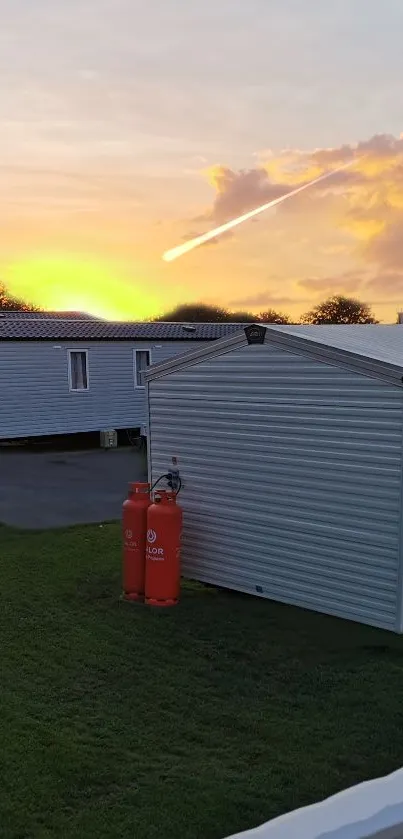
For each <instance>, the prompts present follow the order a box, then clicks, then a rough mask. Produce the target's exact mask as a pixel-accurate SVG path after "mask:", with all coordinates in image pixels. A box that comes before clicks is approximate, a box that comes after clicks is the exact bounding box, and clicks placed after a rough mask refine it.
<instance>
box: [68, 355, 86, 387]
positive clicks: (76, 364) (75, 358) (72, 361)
mask: <svg viewBox="0 0 403 839" xmlns="http://www.w3.org/2000/svg"><path fill="white" fill-rule="evenodd" d="M69 387H70V390H88V352H87V350H69Z"/></svg>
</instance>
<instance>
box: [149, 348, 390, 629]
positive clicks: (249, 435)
mask: <svg viewBox="0 0 403 839" xmlns="http://www.w3.org/2000/svg"><path fill="white" fill-rule="evenodd" d="M220 344H221V342H217V344H216V345H215V348H214V351H213V350H212V351H211V354H210V356H208V357H203V356H201V357H200V359H199V360H198V361H197V362H195V361H193V362H192V363H189V365H188V366H186V363H185V361H184V360H183V361H182V362H181V363H178V366H177V369H175V366H173V368H172V369H171V370H169V371H167V372H164V371H162V372H161V373H160V374H158V373H155V374H154V375H151V376H150V378H149V381H148V411H149V435H150V437H149V469H150V478H151V480H152V481H154V480H155V479H156V478H157V477H159V475H161V474H163V473H165V472H166V470H167V467H168V466H169V463H170V459H171V457H172V456H173V455H176V456H177V458H178V462H179V468H180V472H181V476H182V480H183V489H182V492H181V496H180V498H181V503H182V505H183V508H184V536H183V571H184V574H185V576H187V577H190V578H194V579H197V580H201V581H205V582H208V583H213V584H215V585H218V586H223V587H227V588H231V589H234V590H238V591H242V592H247V593H250V594H255V595H257V596H260V597H265V598H270V599H273V600H277V601H280V602H284V603H289V604H293V605H296V606H301V607H304V608H309V609H313V610H316V611H319V612H323V613H327V614H331V615H336V616H339V617H342V618H346V619H350V620H355V621H359V622H362V623H366V624H370V625H373V626H378V627H382V628H385V629H389V630H391V631H395V632H401V631H402V622H401V599H402V598H401V590H402V578H401V564H400V555H401V550H400V549H401V523H402V494H401V485H402V432H403V389H402V384H401V377H399V378H398V379H397V380H396V382H397V383H396V384H394V382H393V380H392V381H390V380H387V379H386V378H385V380H382V379H381V377H379V376H371V375H366V374H362V373H360V372H359V371H357V370H355V369H351V367H350V368H349V367H348V366H345V365H343V364H340V365H339V364H337V363H329V362H323V361H321V360H320V359H317V358H314V357H313V356H312V353H307V354H305V353H304V352H303V351H292V352H290V351H288V350H286V349H285V348H284V347H283V346H278V345H276V344H275V343H272V342H269V341H266V343H265V344H264V345H251V346H249V345H247V343H246V341H245V342H244V343H243V344H241V345H240V346H233V345H231V346H228V347H227V348H226V345H225V344H224V345H223V349H222V350H221V352H220V349H219V345H220ZM214 353H215V354H214Z"/></svg>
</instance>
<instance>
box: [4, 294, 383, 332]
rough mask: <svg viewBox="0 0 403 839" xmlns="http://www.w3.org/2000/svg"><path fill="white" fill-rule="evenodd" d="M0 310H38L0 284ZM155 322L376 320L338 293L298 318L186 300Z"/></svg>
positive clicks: (358, 303)
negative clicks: (187, 301)
mask: <svg viewBox="0 0 403 839" xmlns="http://www.w3.org/2000/svg"><path fill="white" fill-rule="evenodd" d="M0 311H4V312H7V311H23V312H38V311H41V310H40V309H39V308H38V307H37V306H32V305H30V304H29V303H25V302H24V301H22V300H19V299H17V298H15V297H11V296H10V295H9V294H8V292H7V290H6V288H5V286H4V285H2V284H0ZM153 320H154V322H158V321H159V322H171V323H183V322H185V323H274V324H290V325H291V324H297V323H303V324H332V323H362V324H364V323H379V321H377V320H376V319H375V317H374V316H373V314H372V311H371V309H370V307H369V306H368V304H367V303H362V302H361V301H360V300H355V299H354V298H352V297H344V296H343V295H341V294H338V295H334V296H333V297H329V298H328V299H327V300H324V301H323V302H322V303H319V304H318V305H317V306H315V307H314V308H312V309H310V310H309V311H308V312H306V313H305V314H304V315H302V317H301V318H300V319H299V320H293V319H292V318H291V317H290V316H289V315H287V314H284V313H283V312H277V311H275V310H274V309H266V310H265V311H263V312H258V313H252V312H240V311H235V312H234V311H230V310H229V309H225V308H223V307H221V306H209V305H207V304H205V303H188V304H184V305H181V306H176V307H175V308H174V309H172V310H171V311H169V312H166V313H165V314H163V315H159V316H158V317H156V318H153Z"/></svg>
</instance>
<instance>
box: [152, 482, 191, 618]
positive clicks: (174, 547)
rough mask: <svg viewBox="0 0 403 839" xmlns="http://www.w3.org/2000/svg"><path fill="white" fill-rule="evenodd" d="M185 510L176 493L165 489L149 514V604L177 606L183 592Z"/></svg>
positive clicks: (156, 495) (155, 498) (158, 494)
mask: <svg viewBox="0 0 403 839" xmlns="http://www.w3.org/2000/svg"><path fill="white" fill-rule="evenodd" d="M181 534H182V508H181V507H179V505H178V504H177V503H176V493H175V492H170V491H168V490H162V491H161V492H158V493H156V494H155V496H154V503H153V504H151V505H150V507H149V508H148V511H147V547H146V575H145V602H146V603H147V604H148V605H149V606H175V605H176V603H177V602H178V600H179V592H180V544H181Z"/></svg>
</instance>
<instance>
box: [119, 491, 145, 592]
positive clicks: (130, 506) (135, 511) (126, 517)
mask: <svg viewBox="0 0 403 839" xmlns="http://www.w3.org/2000/svg"><path fill="white" fill-rule="evenodd" d="M150 504H151V497H150V485H149V484H146V483H133V484H129V494H128V497H127V499H126V501H125V502H124V504H123V520H122V524H123V597H124V598H125V600H142V599H143V598H144V579H145V554H146V535H147V510H148V507H149V506H150Z"/></svg>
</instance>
